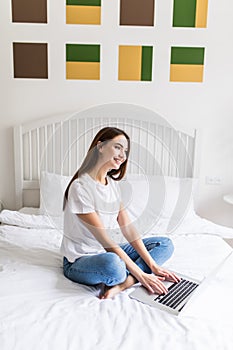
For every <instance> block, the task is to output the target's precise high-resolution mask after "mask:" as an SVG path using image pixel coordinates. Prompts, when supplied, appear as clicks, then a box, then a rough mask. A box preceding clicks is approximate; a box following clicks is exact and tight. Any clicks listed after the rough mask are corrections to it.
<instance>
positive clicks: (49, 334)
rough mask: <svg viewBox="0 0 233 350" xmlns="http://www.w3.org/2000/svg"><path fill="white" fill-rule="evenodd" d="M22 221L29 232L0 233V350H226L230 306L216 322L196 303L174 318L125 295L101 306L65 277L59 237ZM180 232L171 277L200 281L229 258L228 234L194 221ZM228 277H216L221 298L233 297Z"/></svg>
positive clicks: (89, 290) (10, 229)
mask: <svg viewBox="0 0 233 350" xmlns="http://www.w3.org/2000/svg"><path fill="white" fill-rule="evenodd" d="M8 214H9V213H8ZM25 215H26V214H25ZM19 217H20V215H19ZM0 218H1V217H0ZM26 219H27V220H29V221H30V220H32V221H34V226H33V225H32V226H33V228H26V227H27V225H22V226H26V227H20V225H19V222H18V226H16V223H14V226H12V225H9V224H8V225H6V224H5V225H3V226H0V348H1V350H25V349H33V350H37V349H38V350H41V349H42V350H77V349H81V350H89V349H97V350H99V349H101V350H105V349H106V350H110V349H111V350H115V349H116V350H131V349H132V350H134V349H145V348H147V349H156V350H173V349H175V350H176V349H177V350H202V349H203V350H207V349H211V350H232V346H233V345H232V344H233V332H232V321H231V318H232V313H231V310H232V303H233V302H232V300H233V299H230V300H229V313H228V314H226V315H225V317H224V319H223V318H221V315H219V319H218V318H216V319H214V320H212V319H211V318H208V317H206V314H205V313H202V311H201V310H198V303H196V306H195V309H196V311H198V312H196V313H193V315H192V314H191V315H190V314H188V315H184V316H183V317H177V316H173V315H170V314H168V313H166V312H164V311H160V310H157V309H155V308H152V307H150V306H147V305H144V304H142V303H140V302H137V301H136V300H133V299H131V298H130V297H129V295H128V294H129V292H130V291H129V290H128V291H126V292H123V293H120V294H119V295H117V296H116V297H115V298H114V299H112V300H100V299H98V297H97V296H98V293H99V290H98V288H94V287H88V286H84V285H79V284H76V283H73V282H71V281H69V280H67V279H66V278H65V277H64V276H63V273H62V257H61V256H60V253H59V246H60V242H61V232H60V230H56V229H54V228H52V227H49V225H48V227H45V226H46V225H45V222H46V221H44V220H43V217H42V216H41V217H38V216H34V217H31V216H28V217H27V216H26V217H24V224H25V220H26ZM36 220H38V221H37V223H36ZM39 220H42V222H41V223H40V224H42V226H41V227H40V224H39ZM9 223H10V222H9ZM161 225H163V224H161ZM164 225H165V224H164ZM185 225H186V229H188V230H185ZM42 227H43V228H42ZM161 227H162V226H161ZM181 228H182V229H181ZM181 228H180V231H177V232H176V233H174V234H173V237H172V239H173V242H174V245H175V253H174V255H173V257H172V258H171V259H170V260H169V261H168V262H167V266H168V267H169V268H172V269H173V270H175V271H179V272H181V273H184V274H192V276H193V277H196V278H203V277H205V276H206V275H208V273H209V272H210V271H211V270H212V269H213V268H214V267H216V266H217V265H218V264H219V262H220V261H221V260H222V259H223V258H224V257H226V256H227V254H229V252H230V251H231V248H230V247H229V246H228V245H227V244H226V243H225V242H224V241H223V240H222V238H221V236H223V237H224V236H227V237H233V233H232V232H233V230H231V229H226V228H224V227H221V226H218V225H215V224H212V223H210V222H208V221H206V220H204V221H203V219H200V218H199V217H195V218H193V221H192V222H191V221H190V222H189V224H188V223H183V227H181ZM203 229H204V231H203ZM203 232H205V233H203ZM206 233H207V234H206ZM231 271H232V266H229V274H227V275H225V276H223V277H221V276H220V277H219V285H221V287H222V288H223V289H225V291H226V295H233V285H232V278H231ZM229 276H230V277H229ZM131 290H132V288H131ZM210 302H212V301H210ZM210 305H211V304H210ZM211 308H212V306H211ZM213 308H214V306H213ZM207 316H208V315H207Z"/></svg>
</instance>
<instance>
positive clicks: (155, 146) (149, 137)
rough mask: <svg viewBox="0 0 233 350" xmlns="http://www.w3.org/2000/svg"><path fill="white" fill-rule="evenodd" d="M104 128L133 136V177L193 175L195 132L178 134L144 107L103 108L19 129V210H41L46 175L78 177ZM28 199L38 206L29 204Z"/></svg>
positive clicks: (16, 137) (117, 105) (130, 169)
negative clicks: (42, 179) (43, 173)
mask: <svg viewBox="0 0 233 350" xmlns="http://www.w3.org/2000/svg"><path fill="white" fill-rule="evenodd" d="M104 126H117V127H119V128H121V129H123V130H125V131H126V132H127V133H128V135H129V136H130V138H131V143H132V151H131V154H130V159H129V167H128V172H130V173H137V174H140V173H145V174H150V175H154V174H156V175H168V176H177V177H192V176H193V175H194V172H195V169H194V159H195V141H196V131H195V130H193V131H191V132H188V133H187V132H184V131H182V130H175V129H174V127H172V126H171V125H169V124H168V122H167V121H166V120H165V119H164V118H162V117H161V116H159V115H158V114H157V113H155V112H153V111H152V110H149V109H147V108H144V107H141V106H137V105H132V104H125V103H110V104H104V105H99V106H95V107H92V108H89V109H87V110H84V111H81V112H77V113H74V114H72V115H62V116H61V115H60V116H54V117H50V118H47V119H43V120H39V121H34V122H31V123H27V124H23V125H19V126H16V127H15V128H14V149H15V186H16V204H17V208H21V207H22V206H27V205H39V203H38V201H39V179H40V172H41V171H42V170H47V171H49V172H54V173H57V174H61V175H73V174H74V172H75V171H76V170H77V168H78V167H79V166H80V164H81V161H82V160H83V157H84V155H85V154H86V151H87V149H88V147H89V145H90V142H91V141H92V138H93V137H94V135H95V134H96V132H97V131H98V130H99V129H100V128H102V127H104ZM29 193H30V195H29ZM32 193H33V196H32ZM29 197H30V198H31V199H30V201H32V202H33V203H28V202H29V199H28V198H29ZM32 197H34V198H33V199H32Z"/></svg>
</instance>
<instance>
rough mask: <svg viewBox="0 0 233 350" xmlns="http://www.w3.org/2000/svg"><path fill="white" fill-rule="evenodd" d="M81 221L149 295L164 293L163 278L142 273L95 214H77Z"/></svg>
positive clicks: (165, 290)
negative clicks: (118, 258)
mask: <svg viewBox="0 0 233 350" xmlns="http://www.w3.org/2000/svg"><path fill="white" fill-rule="evenodd" d="M77 215H78V217H79V218H80V219H81V220H82V222H83V223H84V224H85V226H86V227H87V228H88V229H89V231H90V232H91V233H92V234H93V236H94V237H95V238H96V239H97V241H98V242H99V243H100V244H101V245H102V246H103V247H104V249H105V250H106V251H107V252H113V253H115V254H117V255H118V256H119V257H120V258H121V259H122V260H123V261H124V262H125V264H126V267H127V269H128V270H129V271H130V273H131V274H132V275H133V276H134V277H135V278H136V280H137V281H139V282H141V284H142V285H144V286H145V287H146V288H147V289H148V290H149V291H150V292H151V293H154V292H157V293H159V294H162V293H166V292H167V288H166V287H165V286H164V284H163V283H162V281H163V280H164V277H163V276H154V275H151V274H146V273H145V272H143V271H142V270H141V269H140V268H139V267H138V266H137V265H136V264H135V263H134V262H133V261H132V260H131V259H130V257H129V256H128V255H127V254H126V253H125V252H124V250H123V249H121V247H119V245H118V244H116V243H115V242H114V241H113V240H111V239H110V238H109V237H108V234H107V232H106V229H105V228H104V226H103V224H102V221H101V220H100V218H99V216H98V214H97V213H95V212H93V213H88V214H77Z"/></svg>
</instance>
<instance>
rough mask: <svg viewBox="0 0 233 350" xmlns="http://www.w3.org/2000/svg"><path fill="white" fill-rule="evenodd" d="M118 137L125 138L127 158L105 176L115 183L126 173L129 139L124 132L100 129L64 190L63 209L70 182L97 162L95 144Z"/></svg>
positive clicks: (113, 128)
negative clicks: (126, 141)
mask: <svg viewBox="0 0 233 350" xmlns="http://www.w3.org/2000/svg"><path fill="white" fill-rule="evenodd" d="M119 135H124V136H125V138H126V139H127V140H128V151H127V158H126V160H125V161H124V162H123V163H122V164H121V165H120V167H119V169H111V170H110V171H109V172H108V173H107V175H108V176H109V177H111V178H112V179H113V180H116V181H119V180H121V179H122V178H123V177H124V175H125V172H126V167H127V163H128V155H129V151H130V138H129V136H128V135H127V134H126V132H125V131H123V130H121V129H118V128H115V127H108V126H107V127H105V128H102V129H101V130H99V132H98V133H97V134H96V136H95V137H94V139H93V141H92V143H91V145H90V147H89V149H88V151H87V154H86V157H85V158H84V160H83V162H82V164H81V166H80V168H79V169H78V170H77V171H76V173H75V174H74V176H73V177H72V179H71V180H70V182H69V185H68V186H67V188H66V190H65V194H64V205H63V208H65V203H66V201H67V199H68V193H69V189H70V186H71V184H72V182H73V181H74V180H76V179H77V178H78V177H79V176H81V175H82V174H85V173H87V172H89V171H90V170H91V169H93V168H94V166H95V165H96V163H97V160H98V148H97V144H98V143H99V142H108V141H110V140H112V139H113V138H114V137H116V136H119Z"/></svg>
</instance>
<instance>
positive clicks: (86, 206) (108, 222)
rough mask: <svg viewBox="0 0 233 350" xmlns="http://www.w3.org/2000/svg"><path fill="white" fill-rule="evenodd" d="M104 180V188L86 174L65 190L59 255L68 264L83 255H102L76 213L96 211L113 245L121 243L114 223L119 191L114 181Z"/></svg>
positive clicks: (117, 228)
mask: <svg viewBox="0 0 233 350" xmlns="http://www.w3.org/2000/svg"><path fill="white" fill-rule="evenodd" d="M107 180H108V183H107V185H103V184H101V183H99V182H97V181H95V180H94V179H92V177H91V176H90V175H88V174H87V173H86V174H83V175H82V176H80V177H79V178H78V179H76V180H75V181H73V183H72V184H71V186H70V188H69V195H68V201H67V202H66V206H65V210H64V235H63V240H62V245H61V253H62V254H63V256H65V257H66V258H67V259H68V260H69V261H70V262H74V261H75V260H76V259H77V258H79V257H81V256H83V255H93V254H99V253H103V252H105V249H104V248H103V247H102V245H101V244H100V243H99V242H98V241H97V239H96V238H95V237H94V235H93V234H92V233H91V232H90V231H89V230H88V228H87V227H86V226H85V225H84V224H83V223H82V221H81V220H80V219H79V217H78V215H76V214H87V213H93V212H96V213H97V214H98V215H99V217H100V219H101V221H102V223H103V225H104V227H105V229H106V231H107V233H108V235H109V237H110V238H112V239H113V240H114V241H115V242H116V243H121V242H123V241H124V240H123V235H122V233H121V230H120V227H119V225H118V222H117V217H118V214H119V209H120V203H121V199H120V190H119V187H118V183H117V181H114V180H112V179H111V178H109V177H108V179H107ZM118 237H119V239H118Z"/></svg>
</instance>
